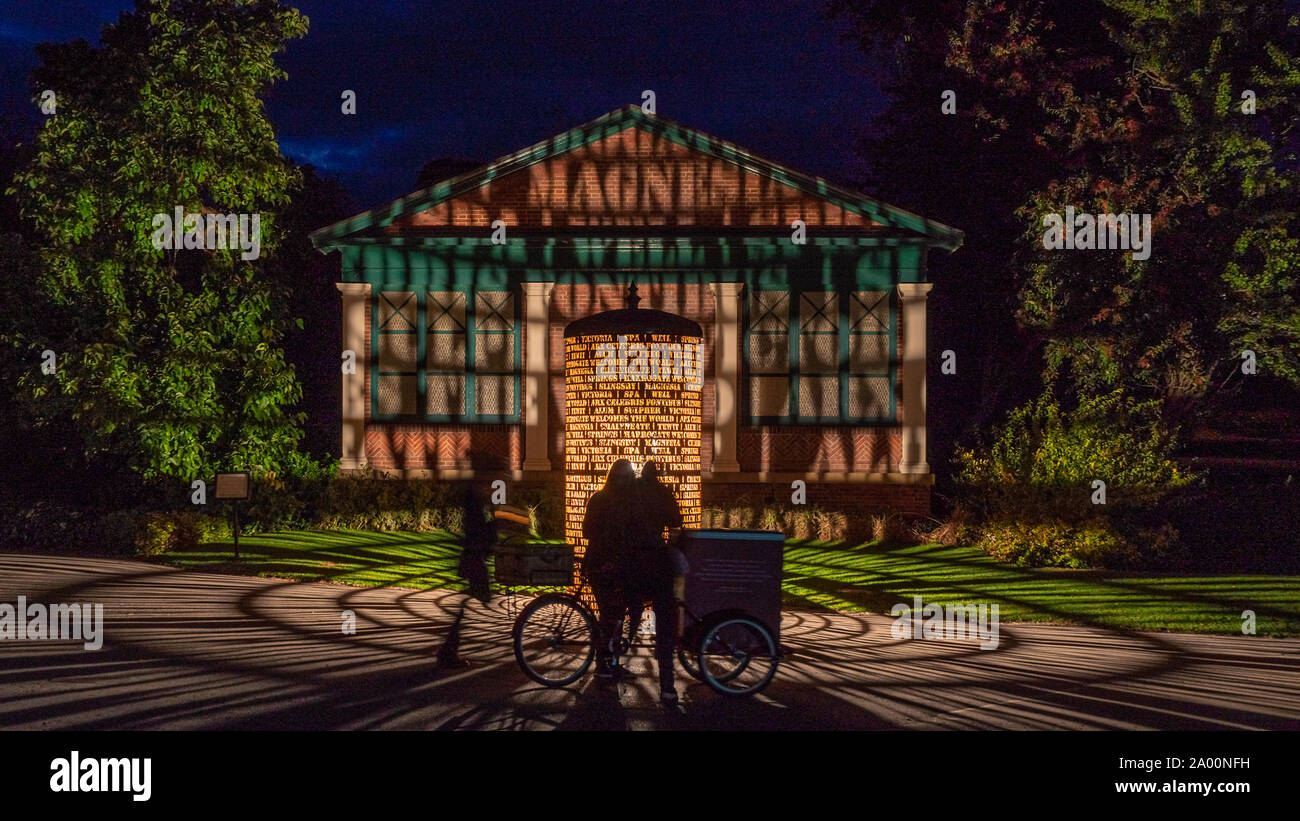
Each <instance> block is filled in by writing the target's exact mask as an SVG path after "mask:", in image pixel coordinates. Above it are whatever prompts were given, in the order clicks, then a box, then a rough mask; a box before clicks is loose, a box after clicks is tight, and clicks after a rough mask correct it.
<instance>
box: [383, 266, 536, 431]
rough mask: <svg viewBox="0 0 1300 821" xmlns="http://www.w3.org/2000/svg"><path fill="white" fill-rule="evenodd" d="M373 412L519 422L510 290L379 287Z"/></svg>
mask: <svg viewBox="0 0 1300 821" xmlns="http://www.w3.org/2000/svg"><path fill="white" fill-rule="evenodd" d="M372 317H373V319H372V322H371V325H372V339H371V345H372V351H373V354H374V356H373V359H372V361H373V362H374V365H373V368H374V371H373V378H372V387H371V402H372V406H371V410H372V415H373V416H374V417H375V418H379V419H400V418H406V419H420V420H426V421H468V422H513V421H518V417H519V409H518V396H519V373H518V370H517V367H518V359H519V334H518V329H519V316H518V301H517V300H516V299H515V296H514V294H513V293H511V292H509V291H472V290H464V291H425V290H420V291H409V290H378V291H377V293H376V297H375V301H374V305H373V314H372Z"/></svg>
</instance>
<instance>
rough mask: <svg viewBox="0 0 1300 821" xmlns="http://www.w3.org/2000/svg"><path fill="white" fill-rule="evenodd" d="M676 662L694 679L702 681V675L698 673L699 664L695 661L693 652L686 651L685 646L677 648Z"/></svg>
mask: <svg viewBox="0 0 1300 821" xmlns="http://www.w3.org/2000/svg"><path fill="white" fill-rule="evenodd" d="M677 663H678V664H680V665H681V666H682V669H683V670H685V671H686V673H687V675H689V676H690V677H691V678H693V679H695V680H696V681H704V676H703V674H701V673H700V666H699V665H698V664H696V663H695V654H694V653H691V652H688V651H687V650H686V648H685V647H678V648H677Z"/></svg>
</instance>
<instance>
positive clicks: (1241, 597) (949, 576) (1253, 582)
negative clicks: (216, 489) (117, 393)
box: [160, 530, 1300, 636]
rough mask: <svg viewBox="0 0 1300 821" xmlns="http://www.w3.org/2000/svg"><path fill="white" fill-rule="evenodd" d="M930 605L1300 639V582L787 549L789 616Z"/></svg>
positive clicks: (403, 569) (364, 569)
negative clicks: (1250, 628) (1246, 629)
mask: <svg viewBox="0 0 1300 821" xmlns="http://www.w3.org/2000/svg"><path fill="white" fill-rule="evenodd" d="M239 543H240V552H241V554H242V560H241V561H240V562H239V563H238V564H236V563H234V562H232V559H231V546H230V545H229V544H228V543H223V544H208V545H200V546H199V547H198V548H196V549H191V550H186V551H177V552H173V553H169V554H167V555H165V556H163V557H160V560H161V561H164V562H166V563H168V564H171V565H174V566H177V567H183V568H192V569H208V570H215V571H219V572H234V573H247V574H255V575H258V576H266V577H273V578H283V579H295V580H299V581H329V582H336V583H340V584H352V585H361V586H366V587H380V586H390V587H409V588H432V587H441V588H447V589H452V590H459V589H463V588H464V583H463V582H462V581H461V580H460V579H459V578H458V577H457V576H456V560H457V557H458V551H459V547H458V546H457V544H456V542H455V541H454V538H453V537H452V536H450V535H449V534H446V533H404V532H393V533H370V532H359V531H349V530H339V531H332V530H331V531H317V530H311V531H292V532H284V533H270V534H259V535H250V536H244V537H241V538H240V540H239ZM913 596H921V597H922V600H923V601H924V603H926V604H980V603H986V604H992V603H997V604H998V606H999V608H998V609H999V618H1000V620H1001V621H1003V622H1013V621H1039V622H1072V623H1077V624H1092V625H1098V626H1104V627H1110V628H1116V629H1125V630H1176V631H1186V632H1197V633H1232V634H1238V635H1239V634H1240V633H1241V624H1242V620H1241V613H1242V611H1243V610H1254V611H1255V615H1256V619H1257V623H1256V631H1257V633H1258V634H1259V635H1268V636H1284V635H1285V636H1296V635H1300V576H1265V575H1225V576H1210V575H1204V574H1201V575H1195V576H1173V575H1167V574H1164V575H1162V574H1149V575H1146V574H1135V573H1119V572H1108V571H1099V570H1058V569H1032V568H1024V567H1017V566H1015V565H1011V564H1007V563H1005V562H1001V561H998V560H996V559H994V558H992V557H990V556H987V555H985V554H984V553H981V552H979V551H977V550H975V549H974V548H970V547H943V546H940V545H933V544H931V545H915V546H910V547H883V546H879V545H875V544H867V545H861V546H857V547H850V546H845V545H842V544H822V543H819V542H795V541H791V542H788V543H787V545H786V551H785V582H784V598H785V604H786V606H787V607H791V608H802V609H822V608H827V609H833V610H843V611H858V612H861V611H869V612H876V613H888V612H889V609H890V607H892V606H893V605H894V604H897V603H899V602H902V603H905V604H908V605H911V604H912V597H913Z"/></svg>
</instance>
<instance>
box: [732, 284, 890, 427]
mask: <svg viewBox="0 0 1300 821" xmlns="http://www.w3.org/2000/svg"><path fill="white" fill-rule="evenodd" d="M746 307H747V309H748V311H749V313H748V316H747V323H746V335H745V363H746V365H747V376H748V379H749V383H750V384H749V391H748V393H749V399H750V402H749V415H750V418H751V420H752V421H753V422H755V423H763V422H786V423H799V422H805V423H818V424H825V423H828V422H832V423H833V422H843V423H863V422H887V421H892V420H893V419H894V418H895V415H896V412H895V402H894V393H895V390H896V388H895V387H894V385H895V383H896V381H897V380H896V375H897V362H896V361H895V360H896V357H895V356H894V349H895V345H896V341H897V323H896V321H895V318H894V316H895V315H894V311H895V308H894V302H893V298H892V291H889V290H879V291H843V292H840V291H795V292H791V291H776V290H772V291H763V290H751V292H750V295H749V299H748V300H747V301H746ZM791 334H793V338H792V336H791Z"/></svg>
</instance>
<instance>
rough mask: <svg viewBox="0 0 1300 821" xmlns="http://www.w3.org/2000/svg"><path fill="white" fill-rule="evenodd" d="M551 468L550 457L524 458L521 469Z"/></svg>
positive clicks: (547, 469)
mask: <svg viewBox="0 0 1300 821" xmlns="http://www.w3.org/2000/svg"><path fill="white" fill-rule="evenodd" d="M550 469H551V460H550V459H535V460H534V459H525V460H524V465H523V470H546V471H549V470H550Z"/></svg>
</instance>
